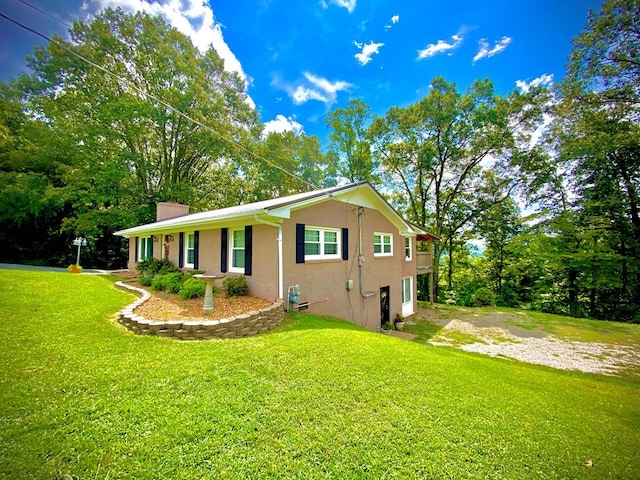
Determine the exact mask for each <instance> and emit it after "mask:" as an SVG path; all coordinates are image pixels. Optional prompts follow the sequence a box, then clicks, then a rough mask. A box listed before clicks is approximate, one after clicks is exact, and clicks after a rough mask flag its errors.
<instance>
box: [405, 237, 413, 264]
mask: <svg viewBox="0 0 640 480" xmlns="http://www.w3.org/2000/svg"><path fill="white" fill-rule="evenodd" d="M404 259H405V260H406V261H407V262H409V261H411V238H410V237H405V238H404Z"/></svg>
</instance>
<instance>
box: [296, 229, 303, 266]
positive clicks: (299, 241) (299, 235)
mask: <svg viewBox="0 0 640 480" xmlns="http://www.w3.org/2000/svg"><path fill="white" fill-rule="evenodd" d="M296 263H304V223H296Z"/></svg>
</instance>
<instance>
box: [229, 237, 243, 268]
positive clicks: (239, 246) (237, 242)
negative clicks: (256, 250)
mask: <svg viewBox="0 0 640 480" xmlns="http://www.w3.org/2000/svg"><path fill="white" fill-rule="evenodd" d="M229 243H230V245H229V255H230V256H231V258H230V262H229V264H230V268H229V271H230V272H236V273H244V246H245V243H244V229H242V230H232V231H231V238H230V239H229Z"/></svg>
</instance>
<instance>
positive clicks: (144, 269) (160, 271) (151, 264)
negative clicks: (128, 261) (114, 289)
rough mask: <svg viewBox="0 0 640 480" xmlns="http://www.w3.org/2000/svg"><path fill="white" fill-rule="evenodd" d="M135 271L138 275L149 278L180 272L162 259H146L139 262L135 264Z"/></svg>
mask: <svg viewBox="0 0 640 480" xmlns="http://www.w3.org/2000/svg"><path fill="white" fill-rule="evenodd" d="M136 270H137V271H138V273H141V274H142V275H148V276H150V277H155V276H156V275H164V274H166V273H174V272H179V271H180V269H179V268H178V267H176V266H175V265H174V264H173V263H172V262H170V261H169V260H166V259H164V258H160V259H159V258H147V259H146V260H141V261H140V262H138V263H137V265H136Z"/></svg>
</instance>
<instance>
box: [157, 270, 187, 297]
mask: <svg viewBox="0 0 640 480" xmlns="http://www.w3.org/2000/svg"><path fill="white" fill-rule="evenodd" d="M182 276H183V275H182V273H180V272H173V273H165V274H162V275H158V276H157V277H156V278H154V279H153V282H152V283H151V288H153V289H155V290H165V291H167V292H170V293H178V292H179V291H180V289H181V288H182Z"/></svg>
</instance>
